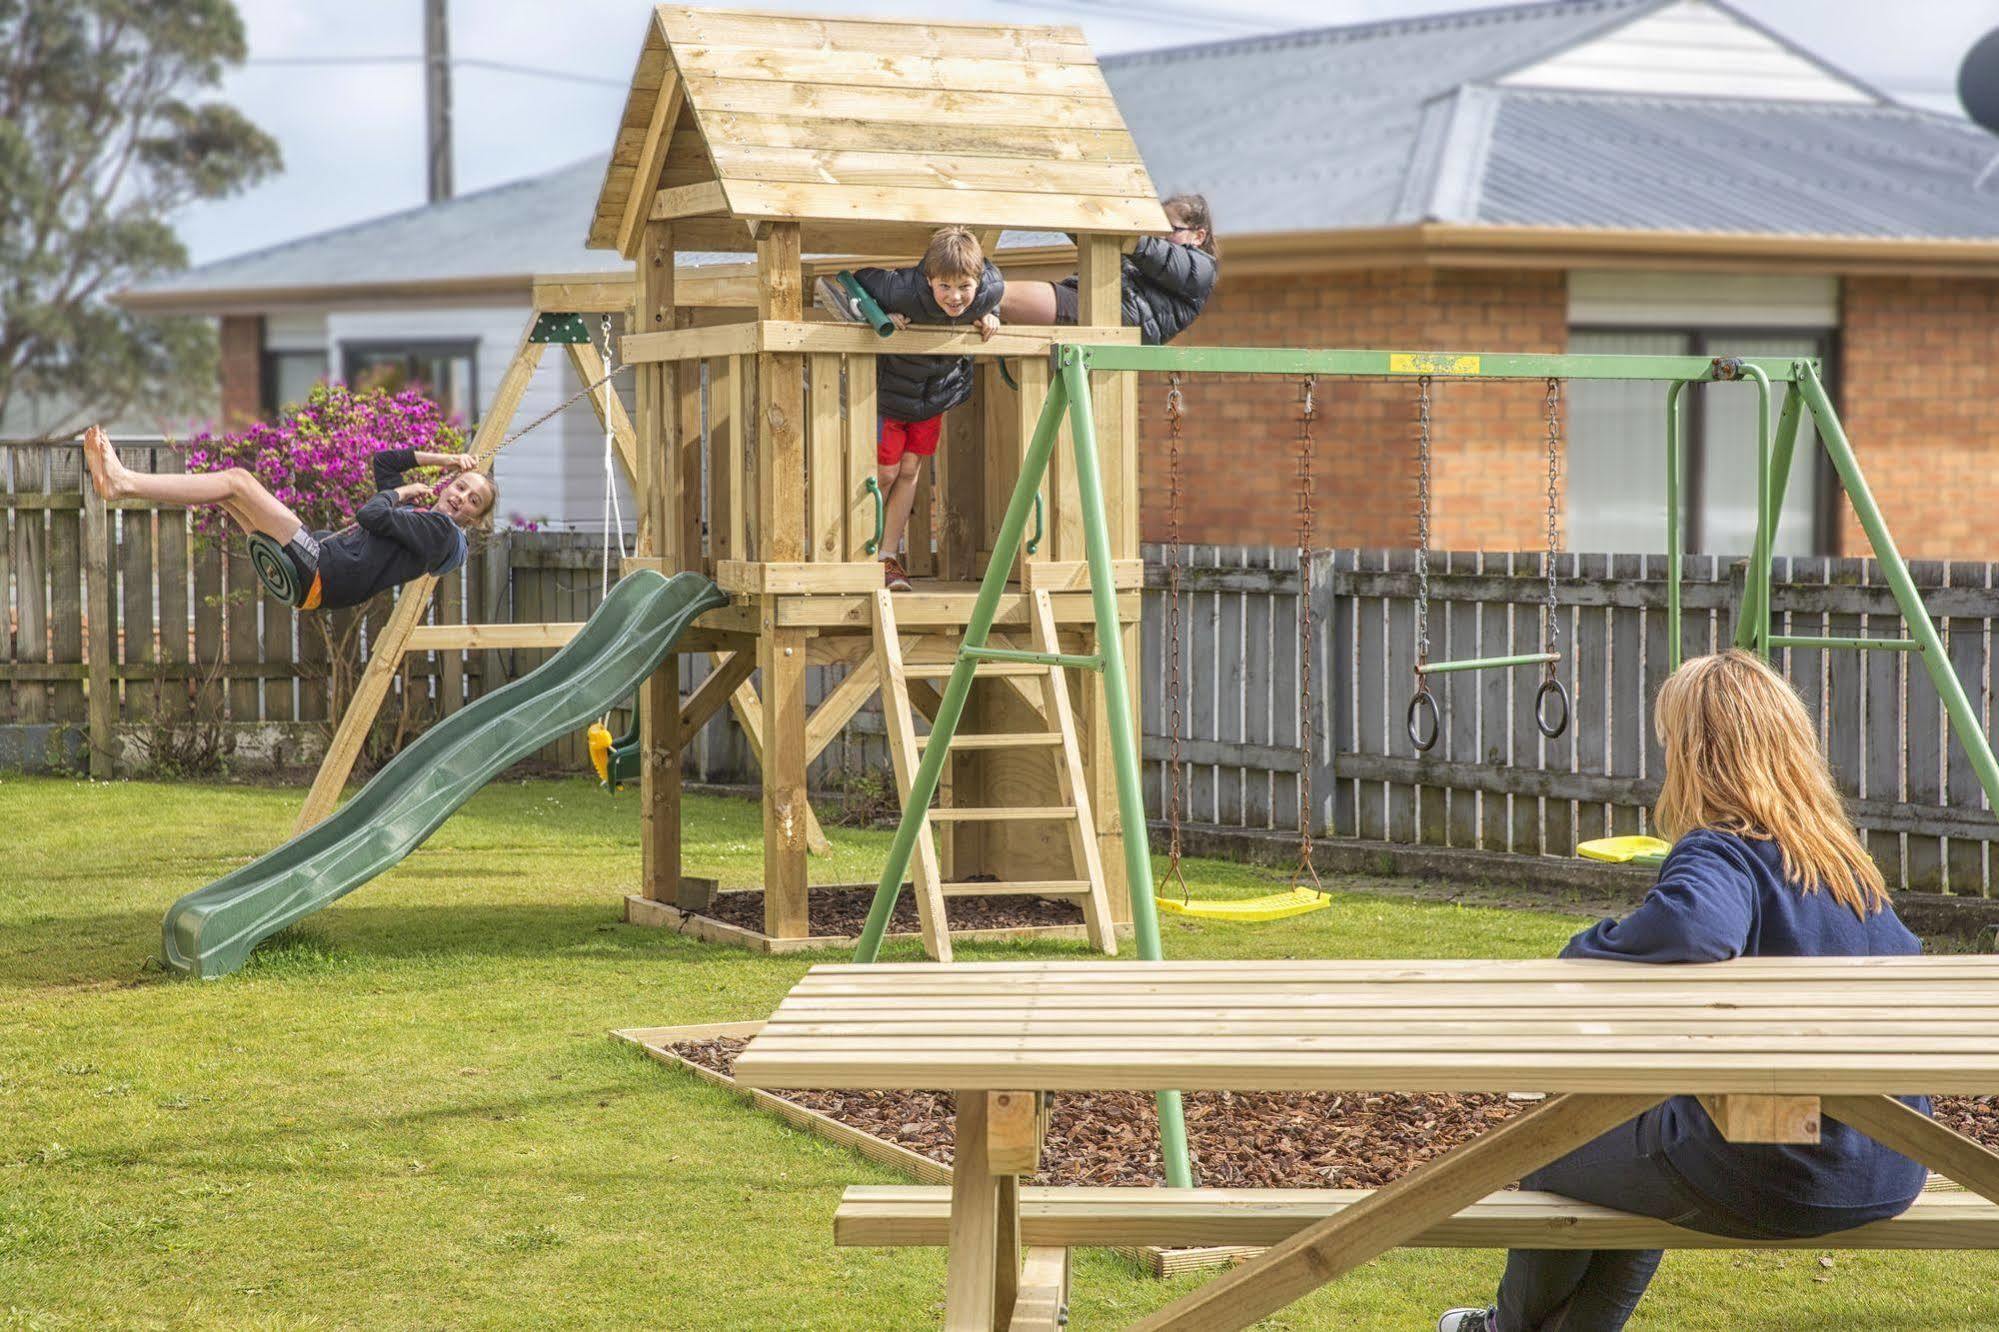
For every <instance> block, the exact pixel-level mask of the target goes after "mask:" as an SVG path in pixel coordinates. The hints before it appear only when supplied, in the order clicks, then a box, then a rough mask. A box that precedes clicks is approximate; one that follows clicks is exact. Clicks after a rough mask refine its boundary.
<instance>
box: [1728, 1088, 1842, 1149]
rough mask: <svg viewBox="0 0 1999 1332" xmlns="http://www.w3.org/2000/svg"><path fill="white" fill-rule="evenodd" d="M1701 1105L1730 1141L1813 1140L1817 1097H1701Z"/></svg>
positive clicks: (1816, 1139)
mask: <svg viewBox="0 0 1999 1332" xmlns="http://www.w3.org/2000/svg"><path fill="white" fill-rule="evenodd" d="M1699 1100H1700V1103H1701V1108H1702V1109H1703V1110H1705V1111H1707V1114H1708V1118H1709V1119H1712V1120H1713V1121H1714V1126H1715V1127H1716V1128H1717V1129H1719V1130H1721V1136H1722V1137H1723V1138H1725V1139H1727V1140H1728V1141H1729V1142H1789V1143H1815V1142H1817V1141H1818V1140H1819V1098H1818V1097H1816V1096H1743V1095H1733V1096H1702V1097H1700V1098H1699Z"/></svg>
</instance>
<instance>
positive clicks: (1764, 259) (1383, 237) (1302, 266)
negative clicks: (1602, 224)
mask: <svg viewBox="0 0 1999 1332" xmlns="http://www.w3.org/2000/svg"><path fill="white" fill-rule="evenodd" d="M1222 252H1223V254H1224V256H1225V257H1226V268H1227V271H1228V272H1230V273H1232V274H1242V273H1252V274H1254V273H1300V272H1328V271H1335V270H1339V269H1352V268H1395V267H1438V268H1556V269H1572V268H1646V269H1679V270H1688V271H1699V272H1708V273H1713V272H1755V273H1801V274H1804V273H1809V274H1820V275H1835V276H1875V275H1879V276H1899V277H1999V239H1994V240H1981V239H1964V240H1932V239H1927V238H1923V239H1895V238H1882V237H1877V236H1796V235H1772V234H1769V233H1765V232H1725V231H1712V232H1709V231H1702V232H1691V231H1688V232H1678V231H1614V230H1582V229H1577V228H1569V227H1503V226H1467V225H1460V224H1456V223H1445V222H1417V223H1411V224H1409V225H1406V226H1397V227H1368V228H1355V229H1349V230H1339V231H1300V232H1284V233H1275V234H1265V235H1258V236H1230V237H1228V238H1226V239H1225V240H1224V242H1223V248H1222Z"/></svg>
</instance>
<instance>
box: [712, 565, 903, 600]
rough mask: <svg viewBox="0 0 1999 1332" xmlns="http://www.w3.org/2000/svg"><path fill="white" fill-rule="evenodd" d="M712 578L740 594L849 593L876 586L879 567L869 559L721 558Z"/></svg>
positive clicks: (880, 581)
mask: <svg viewBox="0 0 1999 1332" xmlns="http://www.w3.org/2000/svg"><path fill="white" fill-rule="evenodd" d="M715 582H716V584H717V585H719V586H720V587H721V589H722V590H723V591H724V592H732V593H736V594H738V595H741V596H764V595H787V596H803V595H811V594H814V593H817V594H821V595H824V594H828V593H843V594H848V595H853V594H858V593H868V592H873V591H874V590H875V589H876V588H878V587H880V586H881V585H882V571H881V565H879V564H877V563H876V562H875V561H873V560H862V561H857V562H854V563H845V564H813V563H810V562H805V563H800V562H796V561H790V562H765V561H755V562H744V561H742V560H723V561H721V562H720V563H718V564H717V565H716V566H715Z"/></svg>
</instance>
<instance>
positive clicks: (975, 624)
mask: <svg viewBox="0 0 1999 1332" xmlns="http://www.w3.org/2000/svg"><path fill="white" fill-rule="evenodd" d="M1065 408H1066V409H1067V410H1068V412H1069V414H1070V436H1071V438H1072V439H1073V441H1074V446H1075V450H1076V481H1077V486H1076V489H1077V496H1078V498H1079V499H1080V500H1081V501H1082V506H1083V542H1084V550H1085V554H1086V556H1087V559H1088V563H1089V567H1090V604H1091V607H1092V609H1093V610H1094V611H1095V615H1096V624H1097V645H1098V652H1099V653H1100V655H1101V658H1102V661H1101V670H1102V672H1103V687H1104V710H1105V712H1106V713H1107V714H1108V718H1107V719H1108V721H1109V724H1110V733H1111V736H1110V739H1111V757H1112V762H1113V763H1114V765H1115V767H1116V776H1117V790H1118V814H1119V816H1120V818H1121V819H1122V821H1123V827H1124V829H1125V833H1126V835H1125V838H1124V862H1125V877H1126V879H1127V881H1128V882H1129V883H1130V884H1131V889H1132V892H1131V915H1132V930H1133V933H1134V934H1135V935H1136V942H1137V944H1138V955H1139V957H1141V958H1143V959H1145V960H1146V961H1150V962H1156V961H1158V960H1159V959H1160V956H1161V952H1160V946H1159V917H1158V914H1157V910H1156V908H1155V907H1154V905H1153V901H1152V895H1151V893H1150V892H1149V891H1147V888H1148V886H1149V885H1150V884H1151V883H1152V855H1151V851H1150V848H1149V847H1148V846H1147V845H1146V839H1145V826H1146V824H1145V806H1144V803H1143V796H1142V795H1141V792H1140V786H1139V775H1138V748H1137V744H1136V741H1135V738H1134V736H1133V734H1132V723H1131V690H1130V687H1129V685H1128V683H1127V676H1126V674H1125V661H1124V644H1123V639H1122V636H1121V634H1120V632H1119V629H1120V626H1119V623H1118V613H1117V588H1116V585H1115V583H1114V582H1113V581H1112V576H1111V547H1110V530H1109V523H1108V521H1107V519H1106V518H1105V515H1104V496H1103V481H1102V476H1101V474H1100V472H1099V470H1098V462H1097V430H1096V422H1095V420H1094V417H1093V414H1092V412H1091V410H1090V381H1089V372H1088V370H1087V368H1086V367H1085V365H1084V362H1083V358H1082V356H1081V354H1080V353H1079V351H1078V350H1077V349H1076V348H1074V347H1063V348H1062V349H1061V374H1060V377H1059V378H1058V379H1057V380H1056V381H1055V383H1053V384H1051V385H1050V386H1049V391H1048V397H1047V399H1046V400H1045V401H1044V402H1043V403H1042V405H1041V416H1040V418H1039V419H1038V420H1037V421H1036V422H1035V426H1034V437H1033V439H1032V440H1031V441H1030V442H1029V444H1028V447H1027V455H1026V457H1025V458H1024V459H1022V462H1021V468H1020V477H1019V479H1018V480H1017V481H1015V483H1014V488H1013V498H1012V499H1011V500H1009V501H1008V503H1007V506H1006V517H1005V519H1004V520H1003V521H1002V522H1001V524H1000V531H999V536H998V537H997V539H995V541H994V542H993V554H992V559H991V562H990V563H989V564H987V565H986V573H985V577H984V579H983V580H981V582H980V583H979V595H978V598H977V599H976V600H975V601H974V602H973V604H972V614H971V618H970V620H969V622H968V623H967V624H966V625H965V637H964V643H963V646H962V647H961V649H960V651H959V653H958V658H957V660H956V662H954V663H953V665H952V667H951V676H950V679H949V680H948V681H947V682H946V683H945V686H944V697H943V700H942V701H941V702H940V703H939V704H938V708H937V717H936V720H935V721H934V722H933V723H932V725H931V730H930V733H931V740H930V743H929V744H927V745H925V746H924V747H923V760H922V762H921V763H919V764H918V765H917V768H916V774H915V776H914V777H912V778H911V779H910V784H909V798H908V799H907V800H906V801H905V802H904V803H903V807H902V821H901V822H900V823H899V824H897V825H896V830H895V840H894V842H892V843H891V844H890V846H889V852H888V863H887V865H885V866H884V867H883V869H882V877H881V882H880V883H879V884H878V885H877V886H876V888H875V899H874V904H873V905H872V906H871V907H870V908H869V910H868V921H867V925H866V927H865V928H864V929H863V930H862V931H861V939H860V944H859V946H858V947H856V948H855V950H854V960H855V961H856V962H873V961H874V960H875V959H876V958H877V957H878V956H879V955H880V952H881V941H882V935H883V933H884V932H885V931H886V929H887V927H888V918H889V914H890V912H892V911H893V910H894V909H895V899H896V895H897V894H898V893H899V892H900V891H901V889H902V879H903V875H904V874H905V873H906V872H907V871H908V868H909V858H910V855H911V854H912V852H914V850H915V847H916V839H917V837H918V836H919V835H920V833H921V831H922V828H923V822H924V819H925V818H926V817H927V814H928V811H929V809H930V802H931V800H932V799H934V798H935V796H936V794H937V783H938V780H939V778H940V777H941V776H942V773H943V768H944V763H945V761H946V759H947V758H948V756H949V754H950V749H951V737H952V736H953V735H955V734H956V733H957V729H958V721H959V718H960V717H961V716H962V715H963V714H964V710H965V699H966V697H967V696H968V695H969V694H970V693H971V689H972V674H973V670H974V669H975V667H976V666H977V664H978V662H979V661H980V660H981V659H982V658H987V659H990V651H991V650H990V649H987V647H986V641H987V639H988V638H989V637H990V635H991V633H992V625H993V617H994V615H995V614H996V613H997V612H998V609H999V599H1000V596H1001V594H1002V593H1003V592H1004V591H1005V590H1006V580H1007V575H1008V573H1009V571H1010V570H1011V569H1012V568H1013V564H1014V558H1015V556H1016V555H1017V554H1018V553H1019V550H1020V546H1021V541H1022V537H1023V534H1024V532H1025V530H1026V527H1027V518H1028V514H1029V512H1030V511H1031V510H1032V509H1033V507H1034V502H1035V499H1036V497H1037V495H1038V492H1039V491H1040V488H1041V480H1042V477H1043V476H1044V475H1045V474H1046V472H1047V470H1048V459H1049V457H1050V455H1051V454H1052V453H1053V452H1054V450H1055V438H1056V435H1057V433H1058V432H1059V431H1060V429H1061V424H1062V413H1063V411H1064V409H1065ZM1078 664H1084V663H1081V662H1079V663H1078ZM1088 664H1090V665H1096V664H1097V663H1096V661H1095V659H1091V660H1090V662H1089V663H1088ZM1159 1145H1160V1157H1161V1159H1162V1161H1163V1162H1164V1163H1165V1166H1166V1182H1167V1184H1168V1185H1170V1186H1172V1187H1174V1188H1187V1187H1189V1186H1191V1185H1192V1183H1193V1172H1192V1169H1191V1168H1190V1166H1189V1163H1188V1157H1187V1126H1186V1120H1185V1117H1184V1115H1183V1113H1182V1110H1181V1105H1180V1093H1178V1092H1175V1091H1163V1092H1160V1093H1159Z"/></svg>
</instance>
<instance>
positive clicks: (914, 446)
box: [817, 227, 1004, 592]
mask: <svg viewBox="0 0 1999 1332" xmlns="http://www.w3.org/2000/svg"><path fill="white" fill-rule="evenodd" d="M854 278H855V280H856V281H858V282H859V283H860V284H861V287H862V289H863V290H864V291H866V292H867V293H868V295H869V296H871V297H873V298H874V301H875V303H876V304H877V305H879V306H881V308H882V311H883V313H885V314H886V315H888V317H889V318H890V319H891V320H893V321H894V323H895V326H896V327H897V328H907V327H908V326H909V325H911V324H970V325H973V326H974V327H976V328H977V329H978V330H979V336H980V337H981V338H990V337H992V335H993V334H994V333H995V332H996V331H997V330H998V329H999V316H998V315H997V314H995V313H994V311H995V310H997V309H998V307H999V303H1000V295H1001V293H1002V291H1003V290H1004V284H1003V283H1002V281H1001V279H1000V273H999V269H997V268H995V267H994V266H993V264H992V261H991V260H989V259H987V258H986V257H985V252H984V251H983V250H982V249H981V248H980V246H979V241H978V238H977V237H976V236H974V235H973V234H972V233H971V232H970V231H969V230H967V229H966V228H964V227H942V228H940V229H939V230H938V231H937V233H936V234H935V235H933V236H931V238H930V246H929V248H928V249H926V250H925V251H924V252H923V262H922V263H920V264H917V265H916V266H915V267H913V268H859V269H855V270H854ZM817 291H818V294H819V303H820V304H822V305H824V306H825V307H826V308H828V309H829V310H831V311H832V312H833V313H834V314H835V315H837V316H838V317H840V318H842V319H846V320H850V321H853V322H859V320H860V318H861V312H860V309H859V308H858V306H857V305H856V304H855V303H854V300H853V298H852V297H850V296H849V295H848V294H847V292H846V291H845V290H844V289H843V288H842V287H841V286H840V284H839V283H838V282H837V281H835V280H834V279H832V278H821V279H819V282H818V284H817ZM875 374H876V384H877V387H876V392H877V401H878V405H879V410H880V413H881V420H880V423H879V425H878V426H877V429H876V434H875V478H876V482H877V484H879V485H880V486H881V488H882V499H883V506H884V508H885V510H886V513H885V516H884V518H883V523H882V543H881V550H880V552H879V557H880V559H881V563H882V584H883V586H885V587H887V588H889V589H890V590H891V591H895V592H907V591H908V590H909V574H908V573H907V572H906V571H905V570H904V569H903V566H902V560H901V558H900V557H899V556H898V555H897V554H896V551H897V549H898V548H899V547H900V546H901V544H902V537H903V532H904V531H905V529H906V528H907V527H908V525H909V513H910V510H911V509H912V508H913V507H914V506H915V503H916V480H917V477H918V476H919V475H920V474H921V472H922V470H923V460H924V459H926V458H929V457H932V456H933V455H935V454H936V452H937V440H938V437H939V436H940V435H941V434H942V432H943V425H944V421H943V417H944V413H945V412H947V411H949V410H950V409H951V408H953V407H956V406H958V405H960V404H961V403H963V402H965V401H966V399H968V398H970V397H971V396H972V358H971V357H969V356H895V355H887V356H877V357H876V358H875Z"/></svg>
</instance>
